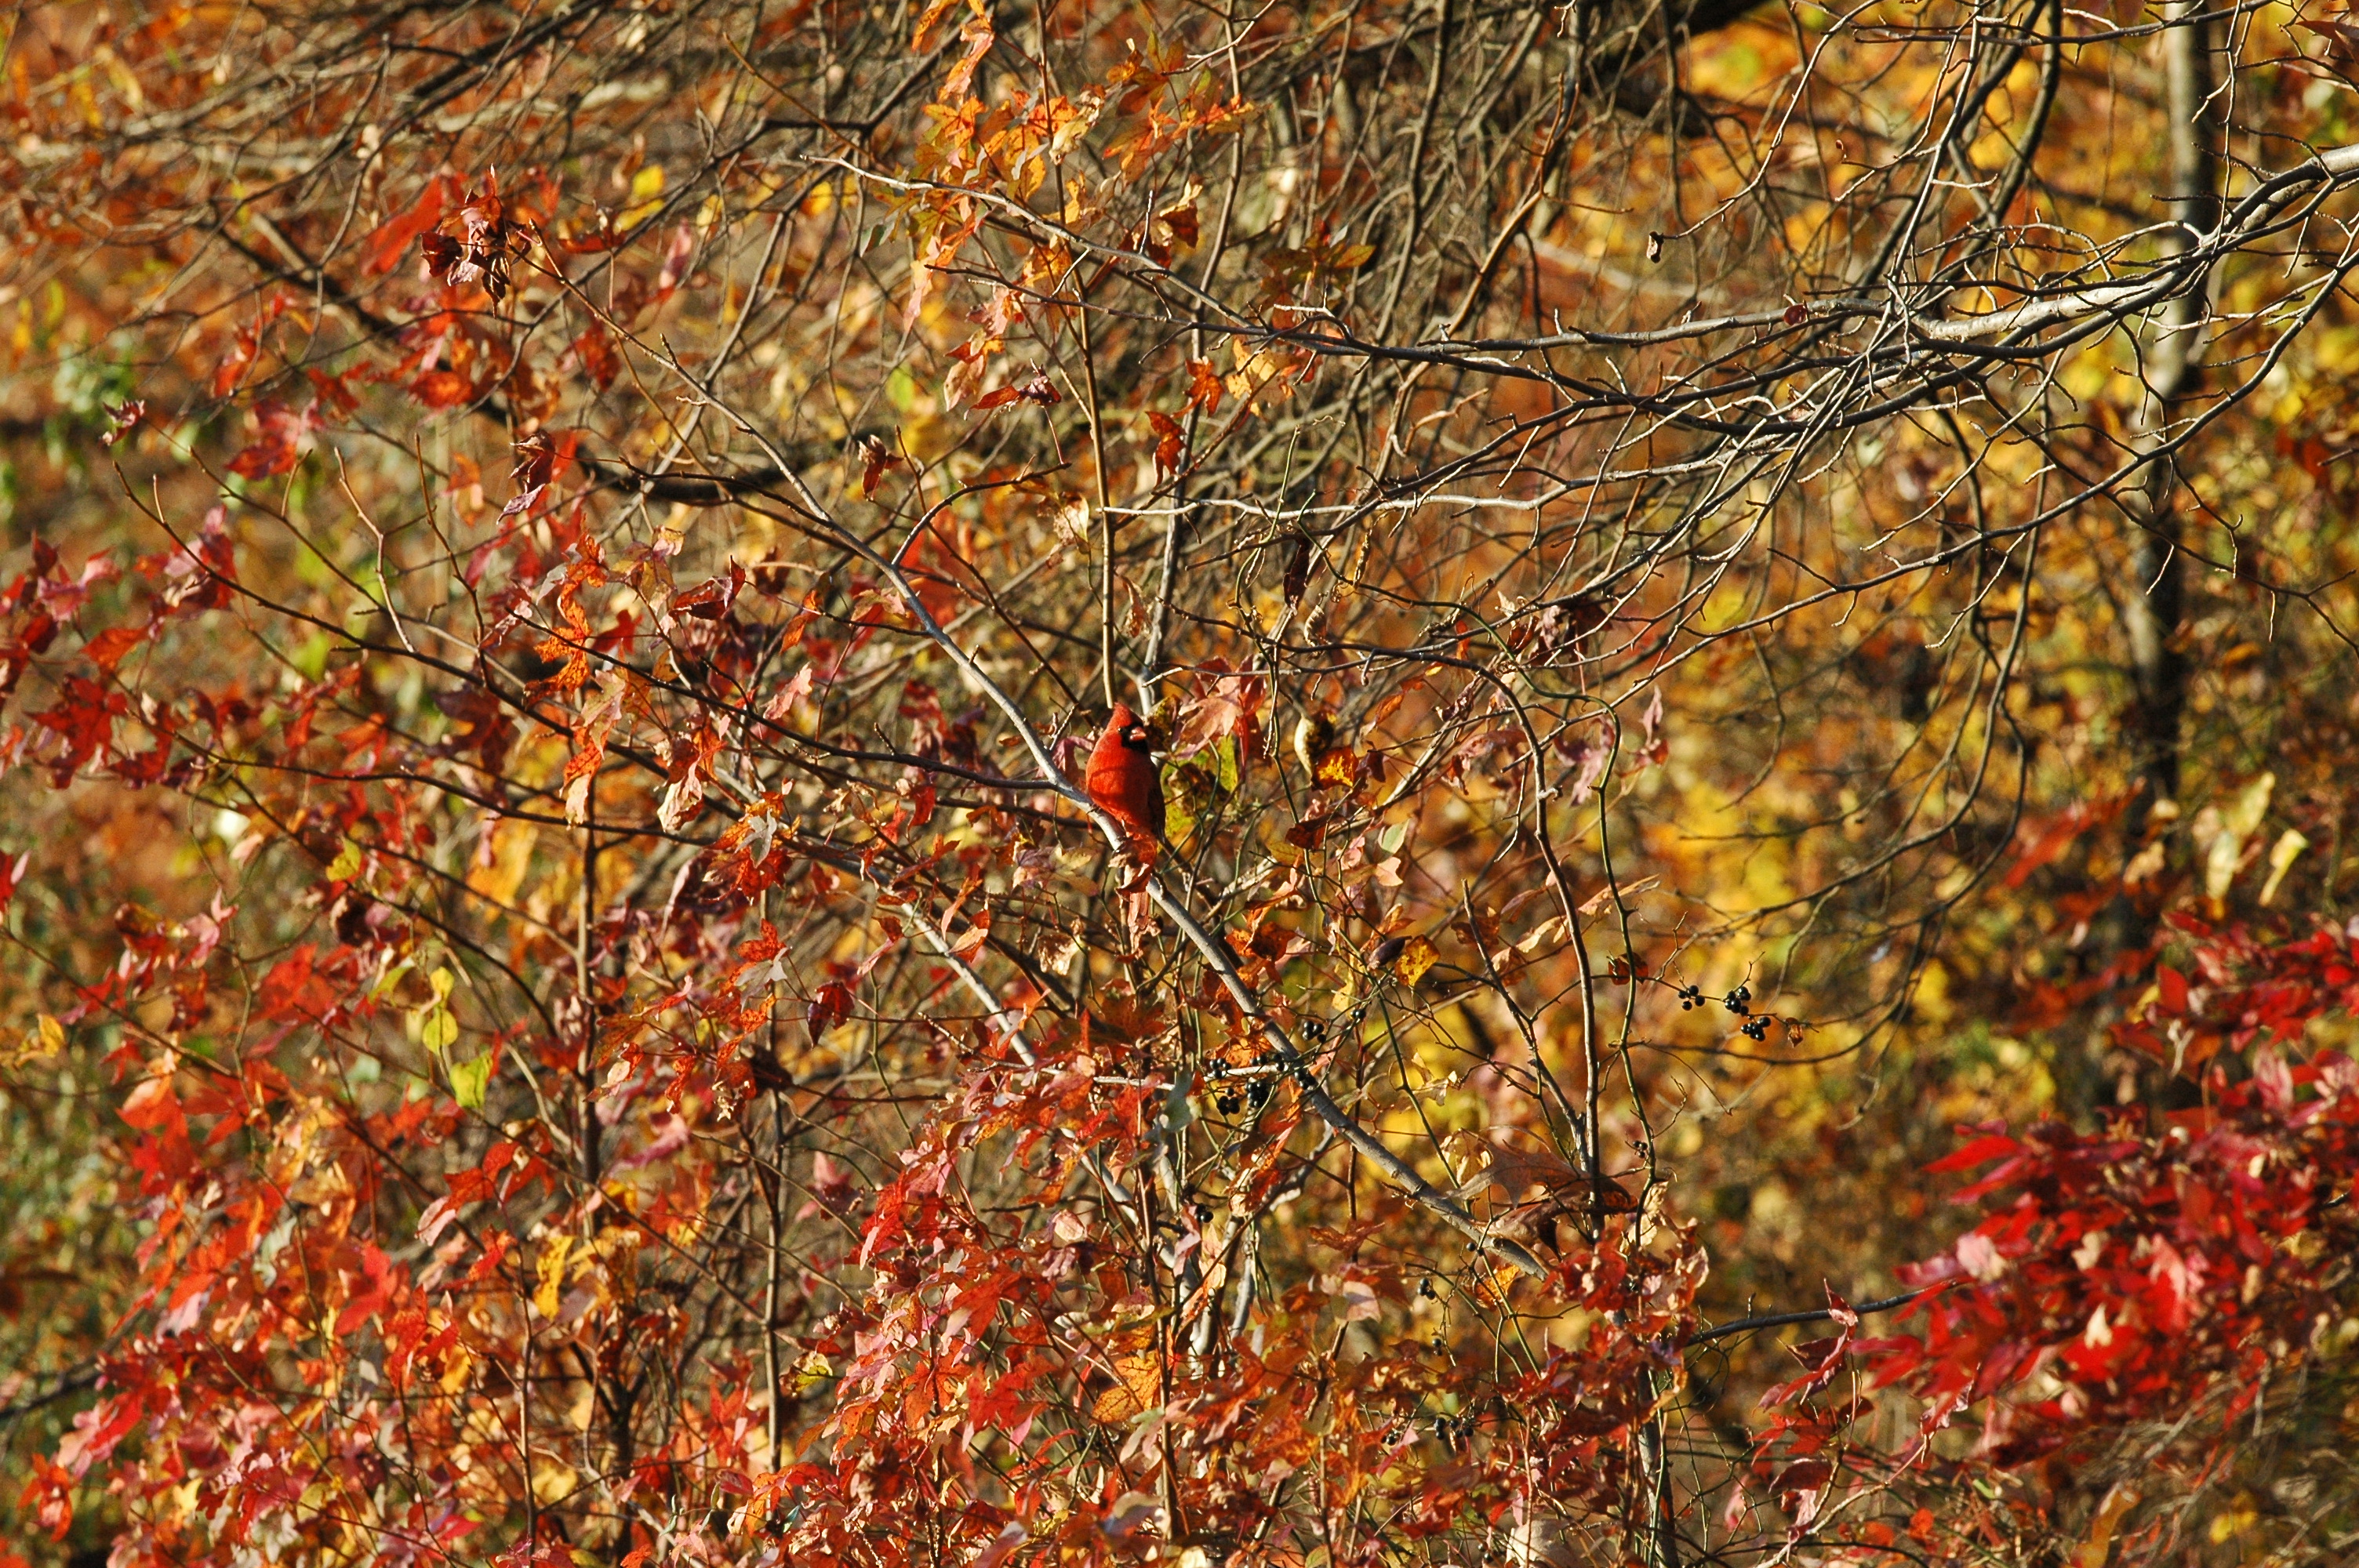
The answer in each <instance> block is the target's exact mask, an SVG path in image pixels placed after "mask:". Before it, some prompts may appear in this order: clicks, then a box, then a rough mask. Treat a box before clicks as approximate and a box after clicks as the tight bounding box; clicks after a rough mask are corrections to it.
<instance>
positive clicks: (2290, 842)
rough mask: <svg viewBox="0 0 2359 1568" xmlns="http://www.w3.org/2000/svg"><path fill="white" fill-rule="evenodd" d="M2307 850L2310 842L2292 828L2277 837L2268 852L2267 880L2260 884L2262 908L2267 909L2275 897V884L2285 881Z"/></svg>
mask: <svg viewBox="0 0 2359 1568" xmlns="http://www.w3.org/2000/svg"><path fill="white" fill-rule="evenodd" d="M2309 848H2310V840H2309V839H2308V838H2305V837H2304V836H2303V835H2301V834H2300V833H2299V832H2297V831H2296V830H2294V829H2293V828H2290V827H2288V828H2287V829H2286V830H2285V831H2284V832H2283V833H2280V834H2279V835H2277V843H2276V844H2275V845H2274V846H2273V847H2272V848H2271V849H2270V850H2269V880H2268V881H2265V882H2263V883H2262V884H2261V907H2262V908H2264V909H2266V908H2267V907H2268V905H2269V903H2270V901H2271V900H2273V899H2275V898H2276V897H2277V884H2278V883H2279V882H2281V881H2285V874H2286V873H2287V872H2288V871H2291V870H2293V863H2294V862H2295V861H2296V860H2299V859H2301V852H2302V851H2303V850H2304V849H2309Z"/></svg>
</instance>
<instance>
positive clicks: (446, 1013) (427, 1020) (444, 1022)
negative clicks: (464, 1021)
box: [418, 1002, 459, 1056]
mask: <svg viewBox="0 0 2359 1568" xmlns="http://www.w3.org/2000/svg"><path fill="white" fill-rule="evenodd" d="M418 1038H419V1042H420V1043H421V1044H424V1045H425V1047H426V1048H427V1049H428V1050H429V1051H431V1052H433V1053H434V1054H436V1055H438V1056H439V1055H440V1054H442V1053H443V1052H444V1051H446V1050H448V1049H450V1047H451V1044H452V1043H454V1042H455V1041H457V1039H458V1038H459V1021H458V1020H457V1019H456V1018H453V1017H452V1016H451V1010H450V1009H449V1008H447V1007H444V1006H443V1005H442V1004H441V1003H440V1002H437V1003H435V1004H434V1005H433V1006H431V1007H429V1008H427V1009H425V1010H424V1015H423V1016H422V1017H420V1018H419V1021H418Z"/></svg>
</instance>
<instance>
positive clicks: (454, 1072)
mask: <svg viewBox="0 0 2359 1568" xmlns="http://www.w3.org/2000/svg"><path fill="white" fill-rule="evenodd" d="M491 1081H492V1054H491V1053H490V1052H489V1051H486V1052H484V1054H482V1055H480V1056H478V1057H476V1058H475V1059H474V1060H473V1061H472V1062H453V1063H451V1093H452V1094H454V1095H456V1096H457V1097H458V1098H459V1103H460V1104H461V1105H463V1106H465V1107H466V1108H468V1109H469V1110H481V1109H483V1108H484V1089H485V1088H486V1087H489V1086H490V1084H491Z"/></svg>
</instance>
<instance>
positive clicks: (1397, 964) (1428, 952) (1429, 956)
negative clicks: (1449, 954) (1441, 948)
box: [1393, 936, 1441, 986]
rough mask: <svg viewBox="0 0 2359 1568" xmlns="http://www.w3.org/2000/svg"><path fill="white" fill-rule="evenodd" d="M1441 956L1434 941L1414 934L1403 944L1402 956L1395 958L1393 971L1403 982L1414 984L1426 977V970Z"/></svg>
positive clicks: (1406, 984) (1404, 983)
mask: <svg viewBox="0 0 2359 1568" xmlns="http://www.w3.org/2000/svg"><path fill="white" fill-rule="evenodd" d="M1440 957H1441V955H1440V953H1439V952H1438V951H1436V950H1435V948H1434V946H1433V944H1432V943H1430V942H1429V941H1427V940H1426V939H1425V938H1424V937H1422V936H1412V937H1410V938H1409V939H1408V941H1407V942H1404V943H1402V944H1401V950H1400V957H1397V958H1395V959H1394V960H1393V973H1394V974H1396V975H1398V976H1399V977H1400V983H1401V984H1403V985H1405V986H1413V985H1415V984H1417V982H1418V981H1419V980H1421V979H1425V971H1426V970H1428V969H1430V968H1433V966H1434V962H1435V960H1436V959H1438V958H1440Z"/></svg>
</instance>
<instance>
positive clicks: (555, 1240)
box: [532, 1232, 573, 1317]
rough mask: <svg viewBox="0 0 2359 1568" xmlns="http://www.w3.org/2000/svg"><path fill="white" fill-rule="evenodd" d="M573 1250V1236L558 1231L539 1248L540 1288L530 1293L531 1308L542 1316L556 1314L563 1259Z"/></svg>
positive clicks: (553, 1315)
mask: <svg viewBox="0 0 2359 1568" xmlns="http://www.w3.org/2000/svg"><path fill="white" fill-rule="evenodd" d="M572 1250H573V1238H572V1237H571V1236H570V1235H567V1234H564V1233H563V1232H560V1233H559V1234H558V1235H555V1236H552V1237H550V1238H549V1240H548V1242H547V1243H546V1244H545V1245H544V1246H543V1247H542V1248H541V1249H540V1264H539V1272H540V1288H539V1289H538V1290H537V1291H535V1292H533V1293H532V1310H533V1311H535V1312H537V1313H538V1314H540V1315H541V1316H543V1317H555V1316H556V1315H557V1292H559V1291H560V1290H561V1289H562V1288H563V1287H564V1284H565V1259H566V1255H567V1254H568V1253H570V1252H571V1251H572Z"/></svg>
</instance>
